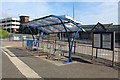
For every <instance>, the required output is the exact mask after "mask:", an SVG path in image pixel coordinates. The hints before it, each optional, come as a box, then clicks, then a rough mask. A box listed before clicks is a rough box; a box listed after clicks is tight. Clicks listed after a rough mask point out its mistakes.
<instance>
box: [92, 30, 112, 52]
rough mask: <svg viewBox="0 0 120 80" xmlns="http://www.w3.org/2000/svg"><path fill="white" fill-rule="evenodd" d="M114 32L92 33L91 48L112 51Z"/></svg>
mask: <svg viewBox="0 0 120 80" xmlns="http://www.w3.org/2000/svg"><path fill="white" fill-rule="evenodd" d="M113 45H114V32H93V48H99V49H108V50H113Z"/></svg>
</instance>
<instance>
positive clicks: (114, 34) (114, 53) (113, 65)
mask: <svg viewBox="0 0 120 80" xmlns="http://www.w3.org/2000/svg"><path fill="white" fill-rule="evenodd" d="M114 57H115V32H113V56H112V67H113V66H114Z"/></svg>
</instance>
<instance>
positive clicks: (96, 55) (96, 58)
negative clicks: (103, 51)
mask: <svg viewBox="0 0 120 80" xmlns="http://www.w3.org/2000/svg"><path fill="white" fill-rule="evenodd" d="M97 57H98V48H96V59H97Z"/></svg>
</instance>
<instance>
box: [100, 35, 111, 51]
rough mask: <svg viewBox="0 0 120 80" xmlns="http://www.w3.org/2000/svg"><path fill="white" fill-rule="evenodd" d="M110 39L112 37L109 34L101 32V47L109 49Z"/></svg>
mask: <svg viewBox="0 0 120 80" xmlns="http://www.w3.org/2000/svg"><path fill="white" fill-rule="evenodd" d="M111 39H112V36H111V34H103V35H102V48H108V49H111V45H112V43H111V41H112V40H111Z"/></svg>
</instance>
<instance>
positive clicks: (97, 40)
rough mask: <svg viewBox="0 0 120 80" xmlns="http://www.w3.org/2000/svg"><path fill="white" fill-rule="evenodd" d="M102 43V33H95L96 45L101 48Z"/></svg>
mask: <svg viewBox="0 0 120 80" xmlns="http://www.w3.org/2000/svg"><path fill="white" fill-rule="evenodd" d="M100 43H101V35H100V34H94V47H96V48H100Z"/></svg>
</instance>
